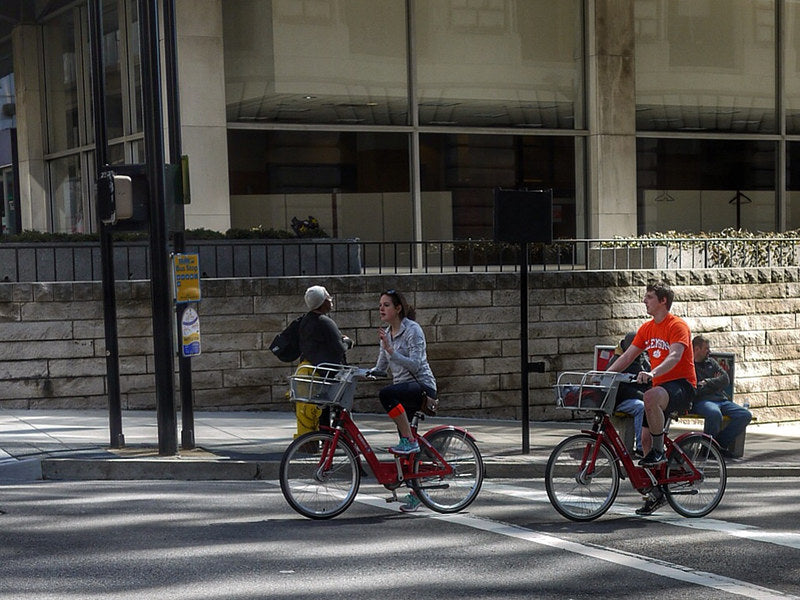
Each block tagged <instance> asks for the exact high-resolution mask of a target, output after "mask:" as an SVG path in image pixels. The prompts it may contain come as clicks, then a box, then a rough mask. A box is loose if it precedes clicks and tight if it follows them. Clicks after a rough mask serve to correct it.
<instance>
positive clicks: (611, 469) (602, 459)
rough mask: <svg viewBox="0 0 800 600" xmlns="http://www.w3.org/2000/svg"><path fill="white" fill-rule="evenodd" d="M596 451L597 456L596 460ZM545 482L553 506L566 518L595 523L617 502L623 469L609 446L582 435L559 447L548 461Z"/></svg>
mask: <svg viewBox="0 0 800 600" xmlns="http://www.w3.org/2000/svg"><path fill="white" fill-rule="evenodd" d="M595 449H596V450H597V456H596V458H594V459H592V457H593V456H594V453H595ZM544 481H545V487H546V488H547V497H548V498H550V503H551V504H552V505H553V508H555V509H556V510H557V511H558V512H559V513H560V514H561V515H562V516H564V517H566V518H568V519H571V520H573V521H591V520H593V519H596V518H597V517H599V516H600V515H602V514H603V513H605V512H606V511H607V510H608V509H609V508H610V507H611V505H612V504H613V503H614V499H615V498H616V497H617V492H618V491H619V468H618V467H617V461H616V460H615V459H614V455H613V454H612V452H611V450H609V448H608V446H607V445H606V444H604V443H602V442H599V441H598V440H597V439H596V438H594V437H593V436H591V435H588V434H585V433H581V434H578V435H574V436H572V437H568V438H567V439H565V440H564V441H563V442H561V443H560V444H559V445H558V446H556V447H555V449H554V450H553V452H552V453H551V454H550V459H549V460H548V461H547V467H546V468H545V474H544Z"/></svg>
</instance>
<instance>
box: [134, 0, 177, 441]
mask: <svg viewBox="0 0 800 600" xmlns="http://www.w3.org/2000/svg"><path fill="white" fill-rule="evenodd" d="M157 5H158V2H157V0H139V46H140V50H141V57H142V92H143V93H142V96H143V106H144V142H145V155H146V157H147V180H148V186H149V199H150V262H151V278H150V294H151V301H152V312H153V353H154V361H155V376H156V412H157V420H158V453H159V454H160V455H174V454H177V452H178V443H177V418H176V415H175V382H174V379H173V373H174V371H175V368H174V352H175V344H174V333H173V327H174V324H173V318H172V314H173V313H172V298H171V288H170V269H169V251H168V248H167V244H168V232H167V219H166V189H165V178H164V171H165V169H164V138H163V131H164V128H163V118H162V115H163V112H162V110H163V108H162V102H161V71H160V67H161V65H160V54H159V40H158V16H157V15H158V10H157Z"/></svg>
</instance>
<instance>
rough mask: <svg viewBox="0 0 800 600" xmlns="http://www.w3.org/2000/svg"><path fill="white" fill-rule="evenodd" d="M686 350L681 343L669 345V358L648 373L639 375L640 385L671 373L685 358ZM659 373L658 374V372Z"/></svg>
mask: <svg viewBox="0 0 800 600" xmlns="http://www.w3.org/2000/svg"><path fill="white" fill-rule="evenodd" d="M685 350H686V346H684V345H683V344H681V343H680V342H673V343H671V344H670V345H669V354H667V358H665V359H664V360H663V361H662V363H661V364H660V365H658V366H657V367H656V368H655V369H653V370H651V371H649V372H647V371H642V372H641V373H639V376H638V377H637V379H636V380H637V381H638V382H639V383H647V382H648V381H650V380H651V379H653V378H654V377H662V376H663V375H665V374H666V373H669V372H670V371H671V370H672V369H673V367H674V366H675V365H677V364H678V363H679V362H680V360H681V357H682V356H683V353H684V351H685ZM656 371H658V372H656Z"/></svg>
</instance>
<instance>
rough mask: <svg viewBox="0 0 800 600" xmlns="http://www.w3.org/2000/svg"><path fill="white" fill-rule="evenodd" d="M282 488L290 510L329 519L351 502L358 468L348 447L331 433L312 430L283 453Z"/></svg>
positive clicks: (358, 481)
mask: <svg viewBox="0 0 800 600" xmlns="http://www.w3.org/2000/svg"><path fill="white" fill-rule="evenodd" d="M280 480H281V491H282V492H283V497H284V498H286V501H287V502H288V503H289V506H291V507H292V508H293V509H295V510H296V511H297V512H299V513H300V514H301V515H303V516H304V517H308V518H310V519H330V518H331V517H335V516H336V515H338V514H341V513H342V512H344V511H345V510H347V508H348V507H349V506H350V505H351V504H352V503H353V500H355V498H356V493H357V492H358V487H359V485H360V484H361V470H360V469H359V465H358V461H357V460H356V456H355V454H354V453H353V450H352V449H351V448H350V446H348V445H347V443H346V442H344V440H341V439H340V440H339V441H338V443H337V444H336V447H333V434H332V433H330V432H328V431H315V432H311V433H307V434H305V435H301V436H300V437H299V438H297V439H296V440H295V441H293V442H292V443H291V444H290V445H289V447H288V448H287V449H286V452H284V454H283V458H282V459H281V466H280Z"/></svg>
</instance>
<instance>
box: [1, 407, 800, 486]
mask: <svg viewBox="0 0 800 600" xmlns="http://www.w3.org/2000/svg"><path fill="white" fill-rule="evenodd" d="M355 418H356V422H357V423H358V424H359V427H360V428H361V430H362V432H363V433H364V435H365V436H366V438H367V439H368V440H369V442H370V444H372V446H373V447H375V448H376V449H378V448H385V447H386V446H389V445H391V444H392V443H394V441H396V434H395V433H394V432H393V428H392V426H391V424H390V422H389V419H388V417H386V416H385V415H366V414H357V415H356V417H355ZM438 424H455V425H461V426H464V427H466V428H467V429H468V430H469V431H470V432H471V433H472V434H473V435H474V436H475V438H476V439H477V441H478V446H479V447H480V449H481V453H482V454H483V457H484V461H485V463H486V476H487V477H490V478H514V477H520V478H530V477H541V476H542V475H543V473H544V466H545V464H546V462H547V458H548V456H549V454H550V451H551V450H552V448H553V447H554V446H555V445H556V444H557V443H558V442H559V441H560V440H562V439H563V438H565V437H567V436H568V435H571V434H572V433H575V432H577V431H578V430H579V429H580V428H581V426H582V425H584V426H585V424H581V423H552V422H546V423H539V422H535V423H531V426H530V430H529V431H530V449H531V451H530V453H529V454H525V455H523V454H522V452H521V449H522V425H521V423H520V422H518V421H501V420H478V419H459V418H439V417H437V418H432V419H429V420H428V421H427V422H426V423H423V424H422V426H421V429H422V430H425V429H427V428H429V427H433V426H434V425H438ZM696 428H697V425H696V424H691V425H690V424H684V423H681V422H678V423H676V424H674V425H673V426H672V433H673V435H677V434H678V433H679V432H680V431H684V430H687V429H696ZM181 429H182V423H181V420H180V415H178V434H177V437H178V440H179V444H180V439H181ZM194 431H195V435H194V437H195V444H196V448H195V449H193V450H181V449H179V454H178V455H177V456H167V457H163V456H159V455H158V427H157V422H156V415H155V413H154V412H152V411H126V412H124V413H123V416H122V433H123V435H124V437H125V447H124V448H122V449H118V450H116V449H110V448H109V439H110V433H109V426H108V413H107V412H105V411H89V410H86V411H83V410H0V482H10V481H33V480H37V479H48V480H50V479H53V480H81V479H187V480H189V479H194V480H197V479H206V480H208V479H277V477H278V465H279V463H280V458H281V455H282V454H283V451H284V449H285V448H286V446H287V445H288V444H289V443H290V442H291V440H292V436H293V434H294V432H295V418H294V414H293V413H289V412H198V413H195V419H194ZM747 432H748V433H747V442H746V445H745V454H744V457H743V458H741V459H738V460H734V461H729V462H728V473H729V475H730V476H732V477H759V476H775V477H788V476H792V477H797V476H800V443H798V441H800V423H791V424H760V425H759V424H754V425H751V426H749V427H748V429H747Z"/></svg>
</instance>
